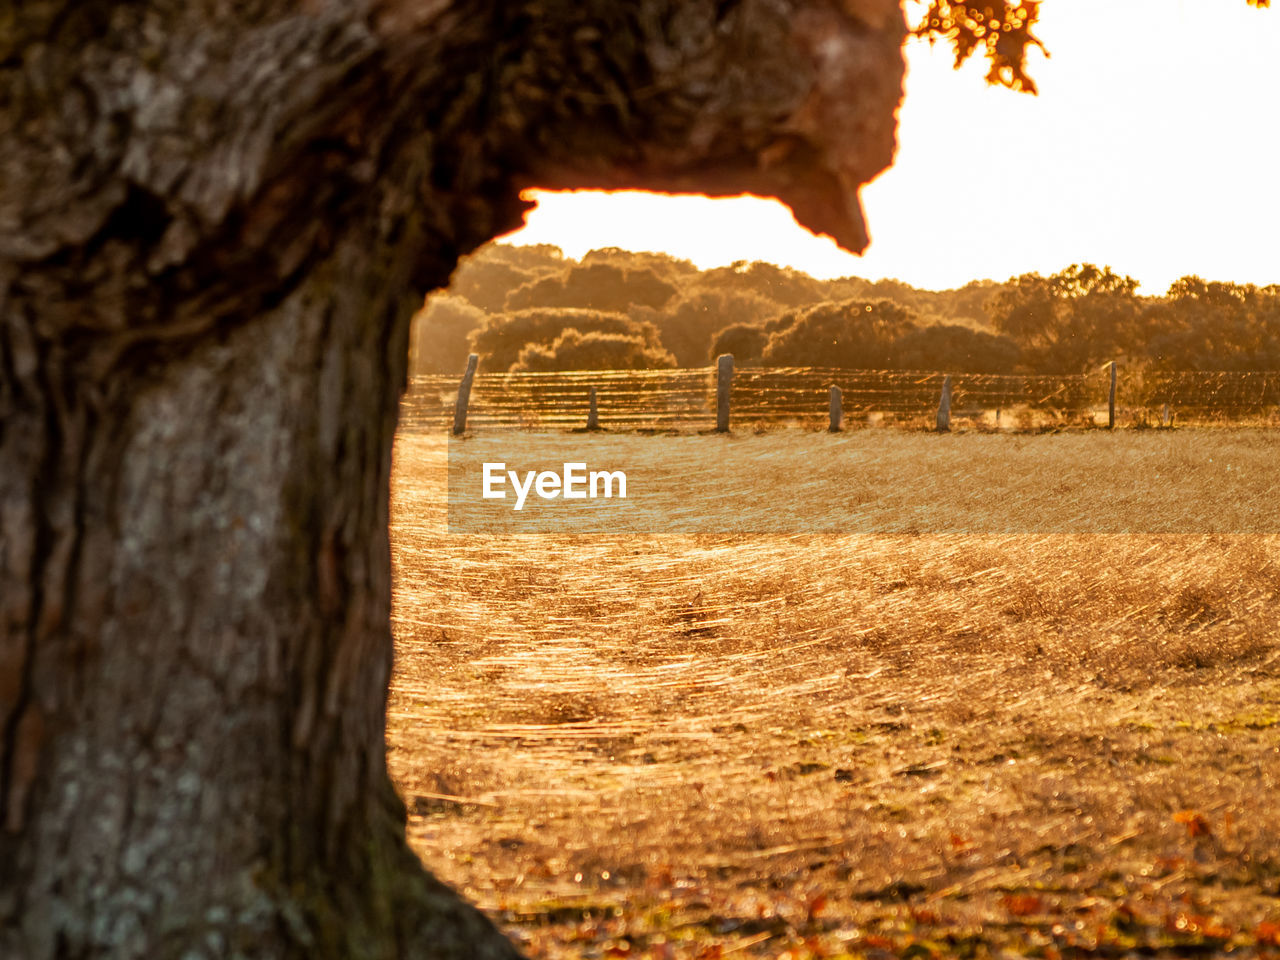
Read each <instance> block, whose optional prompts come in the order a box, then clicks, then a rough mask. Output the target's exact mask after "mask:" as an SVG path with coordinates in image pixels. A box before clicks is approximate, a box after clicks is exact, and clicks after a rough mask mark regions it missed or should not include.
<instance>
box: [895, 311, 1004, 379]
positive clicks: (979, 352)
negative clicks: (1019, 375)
mask: <svg viewBox="0 0 1280 960" xmlns="http://www.w3.org/2000/svg"><path fill="white" fill-rule="evenodd" d="M896 354H897V356H896V358H895V359H894V362H893V366H896V367H900V368H902V369H904V370H942V371H948V372H952V373H1013V372H1014V371H1015V370H1016V369H1017V368H1018V364H1019V361H1020V359H1021V351H1020V350H1019V349H1018V345H1017V343H1015V342H1014V341H1013V340H1011V339H1010V338H1009V337H1005V336H1001V335H999V334H995V333H987V332H985V331H982V330H974V329H973V328H972V327H965V326H960V325H959V324H952V323H941V324H931V325H928V326H920V327H918V328H917V329H915V330H911V331H909V332H908V333H906V334H904V335H903V336H902V337H901V338H900V339H899V341H898V343H897V345H896Z"/></svg>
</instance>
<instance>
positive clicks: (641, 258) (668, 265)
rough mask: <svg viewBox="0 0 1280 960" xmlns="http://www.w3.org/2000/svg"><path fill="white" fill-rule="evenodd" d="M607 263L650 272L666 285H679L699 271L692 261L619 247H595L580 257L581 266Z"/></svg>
mask: <svg viewBox="0 0 1280 960" xmlns="http://www.w3.org/2000/svg"><path fill="white" fill-rule="evenodd" d="M593 263H607V264H611V265H612V266H615V267H621V268H622V269H624V270H641V269H648V270H652V271H653V272H654V273H656V274H657V275H658V276H659V277H661V278H662V279H664V280H666V281H667V282H668V283H674V284H680V283H682V282H684V281H686V280H689V279H691V278H693V277H696V276H697V275H698V274H699V273H701V272H702V271H700V270H699V269H698V268H697V267H696V266H694V264H693V261H691V260H686V259H684V258H683V257H674V256H672V255H671V254H669V253H661V252H658V251H653V250H623V249H622V248H621V247H596V248H595V249H594V250H588V251H587V252H586V253H585V254H583V255H582V264H583V266H589V265H591V264H593Z"/></svg>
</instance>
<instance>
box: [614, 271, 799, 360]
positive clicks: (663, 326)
mask: <svg viewBox="0 0 1280 960" xmlns="http://www.w3.org/2000/svg"><path fill="white" fill-rule="evenodd" d="M782 310H783V308H782V307H781V306H779V305H778V304H777V303H776V302H775V301H773V300H770V299H768V298H767V297H762V296H760V295H759V294H756V293H753V292H751V291H746V290H704V289H698V288H697V287H695V288H694V289H693V290H691V291H688V292H686V293H684V294H683V295H682V296H680V297H678V298H676V299H674V300H672V301H671V302H670V303H668V304H666V305H665V306H663V307H661V308H658V309H653V308H639V309H633V310H632V311H631V315H632V316H633V317H636V318H637V319H642V320H647V321H649V322H651V323H652V324H653V325H654V326H655V327H657V328H658V332H659V334H661V336H662V345H663V346H664V347H666V348H667V349H668V350H670V351H671V352H672V353H674V354H675V356H676V359H677V360H678V361H679V363H680V366H682V367H700V366H702V365H704V364H706V363H708V362H709V361H710V359H711V358H712V357H714V356H715V353H714V351H713V350H712V344H711V341H712V340H713V339H714V338H715V335H716V333H717V332H719V331H720V330H723V329H724V328H725V327H727V326H729V325H731V324H733V323H736V322H742V323H748V324H754V323H759V322H761V321H763V320H764V319H765V318H767V317H770V316H774V315H776V314H779V313H781V312H782Z"/></svg>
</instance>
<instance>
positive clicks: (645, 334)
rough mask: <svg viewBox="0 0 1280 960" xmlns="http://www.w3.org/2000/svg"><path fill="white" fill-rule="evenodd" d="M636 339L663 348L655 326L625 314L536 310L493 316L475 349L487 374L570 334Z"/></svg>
mask: <svg viewBox="0 0 1280 960" xmlns="http://www.w3.org/2000/svg"><path fill="white" fill-rule="evenodd" d="M569 329H574V330H577V331H578V332H579V333H584V334H585V333H593V332H594V333H604V334H614V335H618V336H627V337H636V338H638V339H639V340H640V341H641V342H642V343H643V344H644V345H645V346H646V347H649V348H653V349H657V348H659V347H660V340H659V337H658V331H657V330H656V329H655V328H654V326H653V325H652V324H649V323H642V322H638V321H636V320H633V319H631V318H630V317H628V316H626V315H625V314H621V313H613V312H608V311H603V310H584V309H579V308H572V307H561V308H546V307H544V308H535V309H530V310H517V311H515V312H514V313H505V314H498V315H496V316H491V317H489V318H488V319H486V320H485V322H484V323H483V324H482V325H481V326H480V327H479V328H478V329H477V330H476V331H475V332H474V333H473V334H472V336H471V349H472V350H473V351H474V352H476V353H478V354H480V359H481V365H482V367H483V368H484V369H487V370H509V369H510V368H511V367H512V366H513V365H514V364H515V363H517V362H518V361H519V359H520V354H521V351H523V350H524V349H525V347H527V346H530V345H532V344H536V345H541V346H550V345H551V344H553V343H554V342H555V340H556V338H558V337H559V336H560V334H562V333H564V332H565V331H566V330H569Z"/></svg>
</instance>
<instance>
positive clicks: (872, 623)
mask: <svg viewBox="0 0 1280 960" xmlns="http://www.w3.org/2000/svg"><path fill="white" fill-rule="evenodd" d="M877 433H878V436H877V438H876V443H878V444H880V445H881V447H882V449H883V450H885V451H887V454H886V455H888V456H897V457H899V458H901V459H903V460H904V461H908V460H909V459H910V455H913V454H918V452H919V449H920V447H919V446H918V445H919V444H922V443H927V442H935V443H936V442H945V443H947V444H950V446H949V447H948V448H947V449H948V451H949V453H948V456H949V457H951V458H952V459H951V460H950V461H948V463H949V466H948V469H949V470H950V471H952V473H951V475H952V476H953V477H962V476H963V475H964V471H965V470H966V466H965V464H966V462H968V463H969V465H970V466H971V467H972V468H973V469H974V470H978V469H979V468H980V467H982V465H983V464H984V463H987V462H988V461H989V460H990V458H991V457H992V456H993V455H994V454H993V450H997V449H998V448H993V447H991V446H987V445H984V444H986V443H987V442H988V441H991V442H994V443H1000V442H1004V443H1014V442H1018V441H1017V438H1011V437H978V436H959V437H949V438H933V437H924V436H919V435H913V434H909V433H902V432H893V431H883V432H877ZM1174 434H1176V439H1175V436H1174ZM1174 434H1171V435H1169V437H1166V438H1157V439H1156V440H1152V441H1148V440H1147V439H1146V438H1147V437H1150V436H1151V435H1150V434H1145V435H1138V434H1129V433H1126V434H1118V435H1114V436H1110V435H1102V434H1090V435H1084V436H1075V437H1067V436H1063V437H1046V438H1040V442H1041V443H1046V444H1053V443H1063V444H1064V445H1063V446H1062V447H1061V450H1062V451H1063V452H1062V457H1063V463H1062V467H1063V469H1064V470H1065V469H1066V468H1067V466H1068V464H1067V460H1068V459H1070V460H1071V461H1072V462H1073V463H1074V464H1075V468H1076V469H1080V467H1079V463H1080V460H1081V456H1080V450H1082V449H1083V448H1082V447H1080V446H1071V445H1069V444H1067V443H1066V442H1067V441H1070V443H1071V444H1077V443H1079V442H1080V441H1085V442H1094V443H1098V444H1111V445H1112V447H1113V449H1120V448H1122V447H1123V446H1124V445H1126V444H1134V443H1139V442H1142V443H1145V442H1166V443H1177V444H1188V445H1189V446H1188V447H1187V449H1190V450H1193V451H1194V456H1192V455H1190V454H1188V455H1187V457H1188V458H1190V459H1189V460H1188V463H1187V464H1184V466H1185V467H1186V469H1192V467H1193V466H1194V464H1191V463H1190V460H1195V461H1196V462H1199V461H1200V460H1201V459H1204V460H1212V462H1214V463H1215V464H1217V465H1218V466H1219V468H1221V467H1222V466H1223V465H1231V464H1236V465H1237V470H1236V471H1235V472H1236V473H1237V474H1238V475H1243V477H1244V480H1243V482H1242V483H1241V482H1240V477H1239V476H1237V477H1236V478H1235V481H1236V482H1237V483H1239V484H1240V485H1238V486H1237V487H1235V488H1233V496H1235V497H1236V498H1237V500H1239V501H1240V502H1241V504H1243V505H1244V506H1246V507H1248V506H1250V505H1252V507H1253V508H1256V509H1257V510H1261V511H1266V512H1274V510H1275V504H1276V499H1275V492H1274V481H1273V476H1274V470H1268V469H1265V468H1266V466H1267V464H1268V463H1269V464H1275V463H1276V462H1277V461H1276V459H1275V457H1274V448H1273V446H1272V442H1271V440H1270V439H1269V437H1268V436H1265V435H1262V434H1259V433H1249V432H1247V431H1245V432H1233V431H1212V430H1206V431H1175V432H1174ZM699 439H700V440H701V442H704V443H713V442H718V441H717V438H694V440H695V441H698V440H699ZM609 442H611V443H624V442H632V443H647V444H654V445H658V446H655V447H654V450H660V449H661V446H660V445H662V444H664V443H668V442H669V438H663V437H647V438H638V437H631V438H614V439H611V440H609ZM736 442H737V443H738V444H739V445H738V446H729V447H726V450H728V451H729V455H730V456H732V455H733V451H735V450H740V451H746V450H751V449H753V448H752V447H751V445H752V444H769V443H777V444H791V445H793V446H794V445H795V444H801V445H802V446H803V445H808V446H804V447H803V455H804V456H805V457H806V458H807V459H808V461H809V462H811V463H814V464H815V465H816V466H821V460H822V454H821V450H822V449H824V448H823V447H822V446H821V445H822V444H824V443H826V444H827V447H826V448H825V449H829V450H837V449H841V448H839V447H838V444H839V443H842V442H846V440H845V438H843V437H841V438H827V437H825V436H822V435H816V436H815V435H812V434H803V433H800V432H783V433H779V434H772V435H768V436H763V437H743V438H740V440H739V441H736ZM853 442H856V441H853ZM1038 449H1040V450H1041V451H1042V453H1043V451H1044V450H1046V449H1048V450H1050V453H1052V450H1051V448H1047V447H1045V448H1038ZM655 455H657V454H655ZM444 457H445V443H444V441H443V439H442V438H439V437H424V436H415V435H413V434H406V435H405V436H403V437H402V438H401V440H400V442H399V444H398V446H397V450H396V464H395V475H394V502H393V518H392V534H393V551H394V563H395V574H396V595H395V624H396V632H397V667H396V673H395V677H394V680H393V684H392V696H391V703H390V708H389V716H388V750H389V759H390V764H391V767H392V771H393V773H394V775H395V777H396V779H397V781H398V783H399V785H400V787H401V790H402V792H403V794H404V797H405V800H406V802H407V804H408V806H409V810H410V826H409V830H410V837H411V841H412V843H413V844H414V846H415V848H416V849H417V850H418V851H419V852H420V853H421V855H422V857H423V859H424V860H425V861H426V863H427V864H428V866H429V867H430V868H431V869H432V870H433V871H435V872H436V873H437V875H439V876H440V877H442V878H443V879H444V880H446V881H448V882H449V883H451V884H453V885H455V886H456V887H458V888H460V889H462V890H464V891H465V892H466V893H467V895H468V896H470V897H471V898H473V899H474V900H476V901H477V902H478V903H479V904H480V905H481V906H482V907H483V908H484V909H485V910H487V911H488V912H489V913H490V914H491V915H492V916H494V917H495V919H496V920H497V921H498V922H499V923H500V924H501V925H502V926H503V927H504V928H505V929H506V930H508V931H509V932H510V934H511V936H512V937H514V938H515V939H516V940H517V941H518V942H520V943H521V944H522V945H523V947H524V949H525V950H526V951H527V952H528V953H529V955H530V956H533V957H547V958H560V957H653V958H719V957H739V956H741V957H753V956H758V957H764V956H767V957H787V958H791V960H800V958H808V957H845V956H851V957H867V958H874V957H951V956H959V957H966V956H977V957H981V956H1036V957H1095V956H1096V957H1122V956H1152V955H1157V956H1170V957H1185V956H1205V955H1208V956H1213V955H1223V956H1226V955H1231V956H1252V955H1256V954H1259V953H1265V952H1267V951H1271V952H1273V953H1276V954H1280V784H1278V783H1277V780H1278V779H1280V643H1278V639H1280V602H1278V600H1277V591H1278V590H1280V539H1278V538H1276V537H1275V536H1268V535H1262V534H1233V533H1220V534H1194V535H1190V534H1179V533H1165V534H1125V535H1098V534H1088V533H1074V534H1071V533H1061V534H1052V535H1050V534H1033V533H1023V534H994V533H982V532H969V533H964V532H960V533H948V534H938V533H931V532H930V531H929V529H928V527H927V525H925V526H924V527H922V528H921V529H917V530H913V531H911V532H906V533H896V534H883V533H882V534H871V533H852V532H851V533H839V532H834V533H824V534H816V533H792V534H774V535H717V534H714V533H703V534H697V535H693V534H679V533H671V534H646V535H627V534H623V533H618V534H616V535H613V536H605V535H591V536H585V535H576V536H575V535H552V534H547V535H530V536H520V537H503V536H490V535H479V534H457V533H455V534H450V533H448V532H447V531H446V526H445V521H444V518H445V510H444V501H445V474H446V471H445V463H444ZM966 457H968V460H967V461H966ZM980 461H981V462H980ZM1091 462H1093V463H1094V464H1095V465H1094V467H1093V469H1095V470H1097V471H1100V472H1103V471H1107V470H1108V469H1109V466H1108V465H1109V464H1110V463H1111V462H1112V458H1111V457H1110V456H1100V457H1098V458H1097V459H1096V461H1091ZM1180 462H1182V461H1181V460H1178V458H1177V457H1174V458H1173V459H1172V460H1170V463H1171V464H1174V465H1176V463H1180ZM1049 463H1050V466H1052V456H1050V459H1049ZM1240 464H1247V465H1248V469H1244V470H1240V469H1238V466H1239V465H1240ZM1086 469H1087V464H1086ZM1206 476H1207V477H1208V479H1205V480H1197V481H1196V482H1197V483H1205V484H1212V483H1213V477H1214V474H1208V475H1206ZM756 479H757V480H760V478H758V477H757V478H756ZM1045 480H1046V483H1048V482H1057V481H1056V478H1055V477H1052V476H1049V477H1046V478H1045ZM1204 493H1205V495H1206V496H1207V495H1208V493H1209V491H1208V490H1207V489H1206V490H1205V491H1204ZM1190 495H1191V496H1192V497H1193V498H1194V496H1195V493H1194V489H1193V490H1192V493H1191V494H1190ZM1058 496H1059V498H1060V499H1069V497H1070V492H1069V490H1066V489H1063V490H1061V491H1059V494H1058ZM1147 509H1159V505H1158V503H1157V504H1156V506H1154V507H1152V506H1150V505H1148V507H1147ZM1168 509H1169V510H1185V509H1186V503H1185V502H1178V503H1174V502H1169V503H1168ZM1157 528H1159V526H1158V525H1157ZM1169 528H1170V529H1174V530H1176V529H1177V523H1171V524H1170V525H1169Z"/></svg>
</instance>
